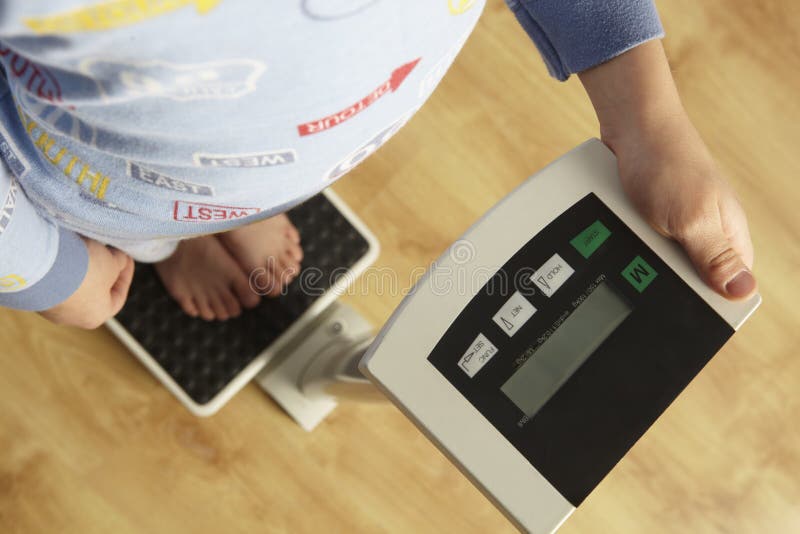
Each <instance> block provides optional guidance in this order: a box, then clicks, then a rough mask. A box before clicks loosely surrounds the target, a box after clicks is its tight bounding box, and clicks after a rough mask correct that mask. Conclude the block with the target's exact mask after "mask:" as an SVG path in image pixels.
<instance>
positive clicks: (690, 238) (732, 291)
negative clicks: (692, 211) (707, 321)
mask: <svg viewBox="0 0 800 534" xmlns="http://www.w3.org/2000/svg"><path fill="white" fill-rule="evenodd" d="M676 238H677V240H678V242H680V244H681V245H683V248H684V249H685V250H686V253H687V254H688V255H689V258H690V259H691V260H692V263H693V264H694V266H695V268H696V269H697V271H698V272H699V273H700V276H701V277H702V278H703V280H704V281H705V282H706V283H707V284H708V285H709V286H711V288H713V289H714V290H715V291H716V292H717V293H719V294H720V295H722V296H724V297H726V298H728V299H732V300H738V299H744V298H747V297H749V296H751V295H752V294H753V293H755V291H756V279H755V277H754V276H753V274H752V273H751V272H750V269H749V268H748V267H747V265H746V264H745V262H744V260H743V258H742V256H741V254H740V253H739V251H738V250H737V248H736V247H735V246H734V243H733V242H732V241H731V240H730V239H729V238H728V237H727V236H726V235H725V232H724V231H723V229H722V224H721V223H720V222H719V218H718V217H717V218H714V217H709V218H707V219H706V220H704V221H703V222H702V223H701V224H696V225H693V226H692V227H690V228H687V229H685V230H683V231H681V232H679V234H678V235H677V236H676Z"/></svg>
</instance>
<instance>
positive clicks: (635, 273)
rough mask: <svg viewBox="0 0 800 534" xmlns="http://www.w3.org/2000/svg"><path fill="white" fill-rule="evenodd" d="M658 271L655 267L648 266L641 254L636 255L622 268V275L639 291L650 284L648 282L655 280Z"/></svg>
mask: <svg viewBox="0 0 800 534" xmlns="http://www.w3.org/2000/svg"><path fill="white" fill-rule="evenodd" d="M657 275H658V273H657V272H656V270H655V269H653V268H652V267H650V265H648V263H647V262H646V261H644V260H643V259H642V257H641V256H636V257H635V258H634V259H633V261H632V262H630V263H629V264H628V266H627V267H625V268H624V269H623V270H622V276H624V277H625V280H627V281H628V282H630V283H631V285H632V286H633V287H634V288H636V291H638V292H639V293H641V292H642V291H644V290H645V288H647V286H649V285H650V282H652V281H653V280H655V278H656V276H657Z"/></svg>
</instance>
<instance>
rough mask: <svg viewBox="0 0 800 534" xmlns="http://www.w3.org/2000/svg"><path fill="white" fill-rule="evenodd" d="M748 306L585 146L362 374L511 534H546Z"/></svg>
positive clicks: (470, 237)
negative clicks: (664, 230)
mask: <svg viewBox="0 0 800 534" xmlns="http://www.w3.org/2000/svg"><path fill="white" fill-rule="evenodd" d="M487 179H489V178H488V177H487ZM465 250H466V251H467V252H468V255H467V256H464V251H465ZM465 280H466V281H467V284H466V287H464V281H465ZM487 280H488V282H487ZM470 282H472V283H474V287H472V286H470ZM459 284H460V285H461V287H460V286H459ZM759 303H760V297H758V296H755V297H753V298H751V299H750V300H747V301H746V302H730V301H727V300H725V299H723V298H722V297H720V296H719V295H717V294H716V293H714V292H713V291H711V290H710V289H709V288H708V287H707V286H706V285H705V284H704V283H703V282H702V281H701V280H700V278H699V277H698V275H697V274H696V272H695V270H694V268H693V267H692V266H691V264H690V263H689V261H688V259H687V257H686V256H685V254H684V253H683V251H682V250H681V249H680V248H679V247H678V246H677V245H676V244H675V243H674V242H672V241H669V240H667V239H665V238H664V237H662V236H660V235H659V234H657V233H656V232H655V231H654V230H653V229H652V228H651V227H650V226H649V225H648V224H647V223H646V222H645V221H644V220H643V219H642V218H641V217H640V216H639V215H638V214H637V213H636V212H635V211H634V209H633V208H632V206H631V204H630V203H629V201H628V200H627V198H626V196H625V195H624V193H623V191H622V188H621V185H620V181H619V177H618V174H617V166H616V160H615V158H614V156H613V154H612V153H611V152H610V151H609V150H608V149H607V148H606V147H605V146H604V145H603V144H602V143H601V142H600V141H598V140H591V141H588V142H586V143H584V144H583V145H581V146H579V147H578V148H576V149H575V150H573V151H572V152H570V153H569V154H567V155H566V156H564V157H562V158H561V159H559V160H557V161H556V162H554V163H553V164H551V165H550V166H548V167H547V168H545V169H544V170H543V171H541V172H540V173H538V174H536V175H535V176H533V177H531V178H530V179H529V180H527V181H526V182H525V183H523V184H522V185H521V186H520V187H518V188H517V189H516V190H515V191H514V192H512V193H511V194H510V195H508V196H507V197H506V198H505V199H503V200H502V201H501V202H500V203H499V204H497V205H496V206H495V207H494V208H492V209H491V210H490V211H489V212H488V213H487V214H486V215H484V216H483V218H482V219H480V220H479V221H478V222H477V223H475V224H474V225H473V226H472V227H471V228H470V229H469V230H468V231H467V232H466V233H465V234H464V236H463V237H462V238H461V239H460V240H459V241H457V242H456V243H455V244H454V245H453V246H452V247H451V248H450V249H449V250H448V251H446V252H445V253H444V254H443V255H442V256H441V258H439V260H438V261H437V262H436V263H435V265H434V266H433V267H432V269H431V270H430V271H429V272H428V274H427V275H426V277H425V278H424V279H423V280H421V281H420V282H419V283H418V284H417V286H416V287H415V288H414V290H413V292H412V293H411V294H410V295H409V296H408V297H406V299H405V300H404V301H403V302H402V304H401V305H400V306H399V308H398V309H397V310H396V311H395V313H394V314H393V315H392V317H391V318H390V319H389V321H388V322H387V324H386V325H385V326H384V327H383V329H382V330H381V332H380V334H379V335H378V337H377V338H376V340H375V342H374V343H373V344H372V346H371V348H370V349H369V350H368V352H367V354H366V356H365V358H364V359H363V361H362V363H361V369H362V371H363V372H364V373H365V374H366V375H367V376H368V377H369V378H370V379H371V380H372V381H373V382H374V383H375V384H377V385H378V387H379V388H380V389H381V390H382V391H383V393H385V394H386V396H388V397H389V398H390V399H391V400H392V402H394V403H395V404H396V405H397V406H398V407H399V408H400V409H401V410H402V411H403V412H404V413H405V414H406V415H407V416H408V417H409V418H410V419H411V420H413V421H414V423H416V425H417V426H418V427H419V429H420V430H421V431H422V432H424V433H425V435H426V436H428V437H429V438H430V439H431V440H432V441H433V442H434V443H435V444H436V445H437V446H438V447H439V448H440V449H441V450H442V452H444V453H445V454H446V455H447V457H448V458H450V459H451V460H452V461H453V462H454V463H455V464H456V465H457V466H458V467H459V468H460V469H461V470H462V472H463V473H464V474H465V475H467V476H468V477H469V478H470V479H471V480H472V481H473V482H474V483H475V484H476V485H477V486H478V487H479V488H480V489H481V490H482V491H483V492H484V494H485V495H486V496H487V497H488V498H489V499H491V500H492V502H494V503H495V504H496V505H497V506H498V507H499V508H500V509H501V510H503V511H504V512H505V514H506V515H507V516H508V517H509V518H510V519H511V520H512V521H513V522H514V523H515V524H516V525H517V526H518V527H519V528H522V529H524V530H526V531H530V532H533V533H537V534H539V533H549V532H553V531H555V530H557V528H558V527H559V525H560V524H561V523H562V522H563V521H564V520H565V519H566V518H567V517H568V516H569V515H570V513H571V512H572V511H573V509H574V508H575V507H576V506H577V505H578V504H580V502H581V501H582V500H583V498H585V496H586V495H588V493H589V492H591V491H592V489H593V488H594V487H595V486H596V484H597V483H599V481H600V480H602V478H603V477H604V476H605V475H606V474H607V473H608V472H609V471H610V470H611V469H612V468H613V466H614V465H615V464H616V463H617V461H619V459H621V458H622V456H624V454H625V452H626V451H627V450H628V449H629V448H630V447H631V446H632V445H633V444H634V443H635V442H636V440H637V439H638V438H639V437H640V436H641V435H642V434H643V433H644V432H645V430H646V429H647V427H649V426H650V425H651V424H652V423H653V422H654V421H655V419H656V418H657V417H658V416H659V415H660V414H661V413H662V411H663V410H664V409H666V407H667V406H668V405H669V404H670V403H671V402H672V400H674V398H675V397H676V396H677V395H678V394H679V393H680V391H681V390H682V389H683V388H684V387H685V386H686V385H687V384H688V382H689V381H690V380H691V379H692V378H693V377H694V376H695V375H696V374H697V372H699V371H700V369H701V368H702V367H703V365H704V364H705V363H706V362H707V361H708V360H709V359H710V358H711V357H712V356H713V355H714V353H716V352H717V350H718V349H719V347H721V346H722V344H723V343H724V342H725V341H726V340H727V339H728V337H730V335H732V334H733V332H734V331H735V330H736V329H738V328H739V327H740V326H741V325H742V323H743V322H744V321H745V320H746V319H747V317H748V316H749V315H750V314H751V313H752V312H753V311H754V310H755V309H756V307H757V306H758V305H759Z"/></svg>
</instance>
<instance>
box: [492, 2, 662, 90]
mask: <svg viewBox="0 0 800 534" xmlns="http://www.w3.org/2000/svg"><path fill="white" fill-rule="evenodd" d="M506 4H508V7H510V8H511V10H512V11H513V12H514V15H516V17H517V20H518V21H519V23H520V24H521V25H522V27H523V29H525V31H526V32H527V33H528V35H529V36H530V38H531V39H532V40H533V42H534V43H536V46H537V47H538V48H539V52H540V53H541V55H542V58H543V59H544V61H545V63H546V64H547V70H548V71H549V72H550V75H551V76H553V77H554V78H557V79H559V80H562V81H563V80H566V79H567V78H569V76H570V74H573V73H576V72H580V71H583V70H586V69H588V68H591V67H594V66H595V65H599V64H600V63H603V62H605V61H608V60H610V59H612V58H614V57H616V56H618V55H620V54H622V53H623V52H626V51H628V50H630V49H631V48H634V47H635V46H638V45H640V44H642V43H644V42H645V41H649V40H651V39H656V38H660V37H663V36H664V29H663V28H662V26H661V21H660V20H659V18H658V12H657V11H656V6H655V3H654V2H653V0H506Z"/></svg>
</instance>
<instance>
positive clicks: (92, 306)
mask: <svg viewBox="0 0 800 534" xmlns="http://www.w3.org/2000/svg"><path fill="white" fill-rule="evenodd" d="M84 242H85V243H86V249H87V252H88V253H89V266H88V269H87V271H86V276H85V277H84V278H83V282H82V283H81V285H80V287H79V288H78V289H77V290H76V291H75V293H73V294H72V295H71V296H70V297H69V298H68V299H67V300H65V301H64V302H62V303H61V304H59V305H58V306H54V307H53V308H50V309H49V310H46V311H43V312H41V315H42V316H43V317H45V318H46V319H48V320H50V321H52V322H54V323H56V324H63V325H69V326H77V327H80V328H97V327H98V326H100V325H101V324H103V323H104V322H105V321H106V319H109V318H111V317H113V316H114V315H116V314H117V312H119V310H120V309H121V308H122V305H123V304H125V299H127V298H128V289H129V288H130V285H131V279H132V278H133V259H132V258H131V257H130V256H128V255H127V254H125V253H124V252H122V251H119V250H116V249H113V248H110V247H107V246H105V245H102V244H100V243H98V242H97V241H94V240H93V239H87V238H84Z"/></svg>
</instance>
